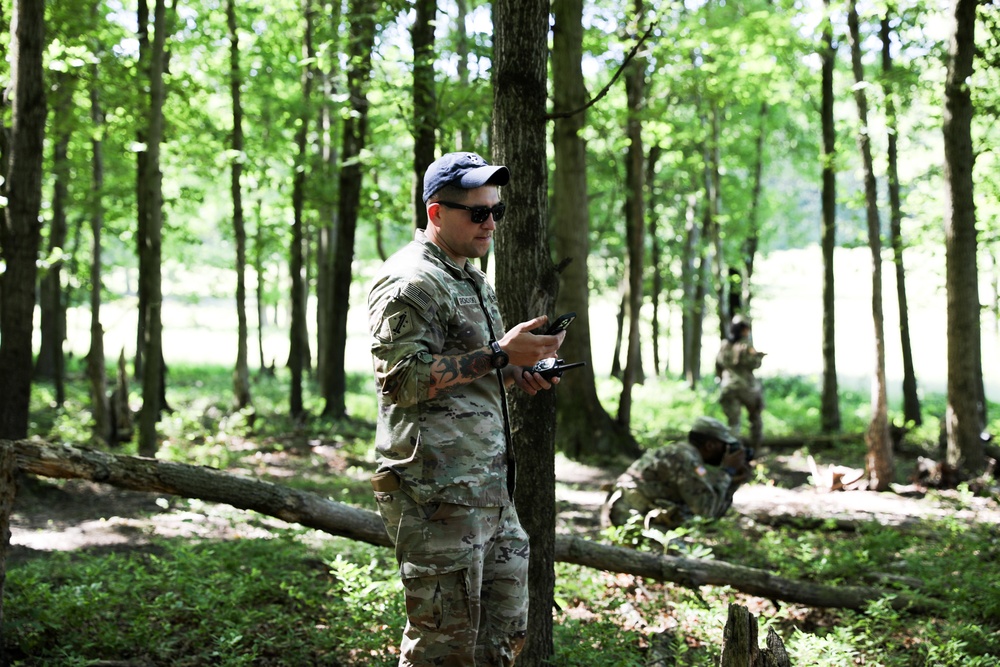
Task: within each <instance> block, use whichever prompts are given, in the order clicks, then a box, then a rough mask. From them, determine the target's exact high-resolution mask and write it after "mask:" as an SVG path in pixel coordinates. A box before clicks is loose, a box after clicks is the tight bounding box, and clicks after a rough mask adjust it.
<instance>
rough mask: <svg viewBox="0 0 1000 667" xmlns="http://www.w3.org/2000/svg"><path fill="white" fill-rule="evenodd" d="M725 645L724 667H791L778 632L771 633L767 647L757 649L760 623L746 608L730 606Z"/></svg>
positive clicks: (724, 639)
mask: <svg viewBox="0 0 1000 667" xmlns="http://www.w3.org/2000/svg"><path fill="white" fill-rule="evenodd" d="M722 641H723V645H722V658H721V659H720V661H719V665H720V667H791V664H792V662H791V660H790V659H789V657H788V652H787V651H786V650H785V645H784V644H783V643H782V641H781V637H779V636H778V633H777V632H775V631H774V628H768V630H767V647H766V648H763V649H762V648H760V647H758V646H757V619H756V618H755V617H754V615H753V614H751V613H750V610H749V609H747V608H746V607H744V606H742V605H738V604H732V603H730V605H729V618H728V620H727V621H726V627H725V629H724V630H723V631H722Z"/></svg>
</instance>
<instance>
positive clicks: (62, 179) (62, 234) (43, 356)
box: [35, 73, 76, 405]
mask: <svg viewBox="0 0 1000 667" xmlns="http://www.w3.org/2000/svg"><path fill="white" fill-rule="evenodd" d="M54 79H55V84H54V85H53V86H52V88H51V89H50V92H49V102H50V106H51V107H52V116H53V119H52V121H53V122H52V124H53V127H55V128H58V129H57V135H56V137H55V144H54V145H53V147H52V176H53V183H52V224H51V225H49V242H48V255H49V262H48V263H47V264H48V266H47V268H46V270H45V271H44V275H43V276H42V279H41V281H40V283H41V284H40V285H39V299H38V306H39V311H40V313H39V314H40V318H39V323H40V325H39V326H40V330H41V340H40V342H39V348H38V357H37V358H36V359H35V378H37V379H46V380H52V381H53V383H54V384H55V389H56V404H57V405H62V404H63V403H64V402H65V400H66V387H65V354H64V352H63V343H64V342H65V340H66V299H65V298H64V296H63V286H62V275H63V274H62V269H63V264H64V261H63V257H64V256H65V248H66V237H67V232H68V226H67V224H66V209H67V206H68V203H69V202H68V200H69V183H70V178H71V177H70V164H69V142H70V137H71V132H70V127H71V126H72V123H71V122H70V117H71V116H72V114H73V109H72V102H73V94H74V93H75V92H76V86H75V85H74V82H73V79H72V77H71V76H70V75H68V74H67V73H59V74H57V75H55V77H54Z"/></svg>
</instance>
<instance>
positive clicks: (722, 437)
mask: <svg viewBox="0 0 1000 667" xmlns="http://www.w3.org/2000/svg"><path fill="white" fill-rule="evenodd" d="M691 432H692V433H700V434H701V435H705V436H708V437H710V438H714V439H716V440H718V441H719V442H724V443H726V444H731V445H735V444H737V443H739V438H737V437H736V436H734V435H733V434H732V433H730V432H729V429H728V428H726V425H725V424H723V423H722V422H720V421H719V420H718V419H713V418H712V417H698V418H697V419H695V420H694V423H693V424H691Z"/></svg>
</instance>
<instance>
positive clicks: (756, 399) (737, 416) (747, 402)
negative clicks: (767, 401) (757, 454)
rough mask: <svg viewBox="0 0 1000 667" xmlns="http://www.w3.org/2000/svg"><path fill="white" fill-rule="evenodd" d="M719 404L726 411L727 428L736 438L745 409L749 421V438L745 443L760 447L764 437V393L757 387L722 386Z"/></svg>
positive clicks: (738, 435) (738, 434)
mask: <svg viewBox="0 0 1000 667" xmlns="http://www.w3.org/2000/svg"><path fill="white" fill-rule="evenodd" d="M719 404H720V405H721V406H722V411H723V412H724V413H726V421H728V422H729V430H730V431H731V432H732V434H733V435H735V436H736V437H737V438H739V437H740V428H741V426H740V423H741V422H742V421H743V408H746V410H747V419H748V421H749V422H750V438H749V440H747V441H746V444H747V445H749V446H750V447H754V448H757V447H760V443H761V441H762V440H763V439H764V421H763V419H762V418H761V414H762V413H763V412H764V395H763V393H762V392H761V390H760V388H759V387H724V388H723V389H722V393H721V395H720V396H719Z"/></svg>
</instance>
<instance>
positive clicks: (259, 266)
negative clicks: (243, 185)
mask: <svg viewBox="0 0 1000 667" xmlns="http://www.w3.org/2000/svg"><path fill="white" fill-rule="evenodd" d="M262 208H263V202H262V201H261V198H260V197H258V198H257V213H256V215H255V216H254V217H255V218H256V220H257V233H256V234H255V236H254V248H253V268H254V273H255V274H256V275H257V289H256V292H255V295H256V301H257V353H258V354H259V356H260V359H259V362H260V372H261V373H267V372H268V368H269V367H268V364H267V357H265V356H264V325H265V324H266V323H267V308H266V305H265V303H264V297H265V294H266V293H265V291H264V284H265V283H264V278H265V271H264V245H265V244H264V215H263V212H262V210H261V209H262Z"/></svg>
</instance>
